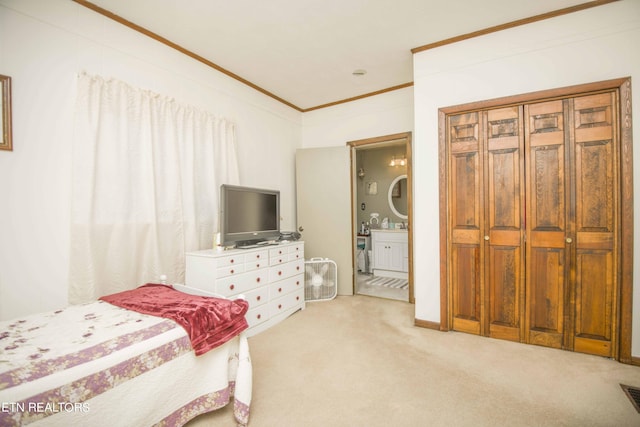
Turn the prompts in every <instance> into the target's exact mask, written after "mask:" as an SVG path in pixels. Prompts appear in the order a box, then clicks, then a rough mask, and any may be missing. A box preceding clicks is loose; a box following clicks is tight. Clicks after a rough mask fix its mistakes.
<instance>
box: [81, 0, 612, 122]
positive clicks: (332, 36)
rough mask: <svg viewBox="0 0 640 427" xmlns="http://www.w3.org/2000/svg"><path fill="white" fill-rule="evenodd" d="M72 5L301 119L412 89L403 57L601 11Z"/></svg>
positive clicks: (315, 1) (493, 0)
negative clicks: (516, 25)
mask: <svg viewBox="0 0 640 427" xmlns="http://www.w3.org/2000/svg"><path fill="white" fill-rule="evenodd" d="M74 1H76V2H77V3H79V4H83V5H85V6H88V7H91V8H93V9H94V10H97V11H98V12H100V13H103V14H105V15H107V16H109V12H110V13H112V14H115V15H117V16H118V17H120V18H123V19H124V20H126V21H129V22H130V23H133V24H135V26H139V27H141V28H138V30H143V32H144V31H146V32H150V33H153V34H152V36H158V38H162V39H164V40H165V41H168V42H171V43H174V44H176V45H178V46H180V47H181V48H182V49H185V50H187V51H189V53H192V54H194V55H192V56H197V57H199V58H204V59H205V60H206V61H209V62H211V63H213V64H215V66H217V67H219V68H221V69H223V70H222V71H223V72H227V74H230V75H232V77H234V78H237V79H238V80H240V81H243V82H244V83H246V84H249V85H250V86H253V87H255V88H257V89H258V90H261V91H263V92H265V93H267V94H268V95H270V96H272V97H274V98H276V99H279V100H280V101H282V102H284V103H286V104H288V105H290V106H292V107H294V108H297V109H299V110H301V111H308V110H311V109H315V108H319V107H322V106H325V105H327V104H333V103H339V102H343V101H345V100H348V99H351V98H355V97H361V96H366V95H367V94H372V93H375V92H378V91H385V90H388V89H392V88H395V87H398V86H402V85H410V84H412V82H413V75H412V74H413V65H412V56H413V54H412V52H411V50H412V49H415V48H421V47H424V46H425V45H429V44H432V43H437V42H441V41H443V40H446V39H450V38H453V37H457V36H461V35H465V34H468V33H472V32H476V31H482V30H486V29H489V28H491V27H495V26H499V25H503V24H507V23H511V22H514V21H518V20H522V19H528V18H533V17H537V16H538V15H542V14H546V13H550V12H554V11H559V10H562V9H564V8H570V7H574V6H576V8H582V7H583V6H584V7H586V6H589V7H590V6H592V5H594V4H598V3H602V2H589V1H586V0H536V1H531V0H483V1H481V2H480V1H477V0H449V1H443V0H394V1H390V0H271V1H265V0H235V1H234V0H135V1H131V0H91V1H90V2H88V1H84V0H74ZM605 2H606V1H605ZM578 5H583V6H578ZM570 10H573V9H570ZM567 11H569V10H567ZM567 11H564V12H567ZM112 17H113V16H112ZM115 18H116V19H119V18H117V17H115ZM121 22H123V21H121ZM355 70H366V74H364V75H363V76H354V75H353V72H354V71H355Z"/></svg>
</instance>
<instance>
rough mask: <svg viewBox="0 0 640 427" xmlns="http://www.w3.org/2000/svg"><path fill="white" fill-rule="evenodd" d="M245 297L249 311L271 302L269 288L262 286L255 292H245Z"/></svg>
mask: <svg viewBox="0 0 640 427" xmlns="http://www.w3.org/2000/svg"><path fill="white" fill-rule="evenodd" d="M243 295H244V296H245V298H246V299H247V302H248V303H249V309H252V308H255V307H257V306H259V305H262V304H266V303H267V301H269V286H262V287H260V288H258V289H255V290H253V291H249V292H245V293H243Z"/></svg>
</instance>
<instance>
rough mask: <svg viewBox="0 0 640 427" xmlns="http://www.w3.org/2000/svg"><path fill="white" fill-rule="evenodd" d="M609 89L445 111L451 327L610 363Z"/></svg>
mask: <svg viewBox="0 0 640 427" xmlns="http://www.w3.org/2000/svg"><path fill="white" fill-rule="evenodd" d="M616 105H617V98H616V92H615V91H610V92H605V93H597V94H592V95H582V96H575V97H571V98H564V99H557V100H550V101H545V102H537V103H535V102H534V103H527V104H523V105H515V106H508V107H504V108H492V109H488V110H479V111H472V112H466V113H462V114H453V115H449V116H447V118H446V131H447V135H446V136H447V153H446V156H447V162H448V164H447V177H446V180H447V186H448V188H447V197H448V199H447V206H448V209H447V245H448V246H447V250H448V252H449V255H450V258H449V260H448V263H447V270H448V271H447V277H448V282H449V283H448V288H449V297H448V304H449V306H448V313H449V316H450V320H449V324H450V325H451V328H452V329H454V330H459V331H464V332H469V333H474V334H479V335H484V336H490V337H494V338H501V339H508V340H512V341H521V342H526V343H531V344H538V345H544V346H549V347H555V348H564V349H568V350H574V351H580V352H585V353H591V354H598V355H602V356H608V357H616V351H617V347H618V346H617V342H616V339H617V333H616V328H617V321H616V319H617V316H618V312H617V306H618V280H619V274H620V273H619V268H618V258H619V244H618V239H619V226H620V225H619V222H620V221H619V209H620V208H619V199H618V193H619V191H620V186H619V179H620V177H619V176H618V153H619V146H618V145H619V144H618V136H617V130H616V129H617V121H618V116H617V113H616Z"/></svg>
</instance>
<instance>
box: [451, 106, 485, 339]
mask: <svg viewBox="0 0 640 427" xmlns="http://www.w3.org/2000/svg"><path fill="white" fill-rule="evenodd" d="M480 127H481V123H480V121H479V115H478V113H468V114H460V115H457V116H452V117H450V118H449V121H448V141H449V142H448V149H449V153H450V155H449V189H450V191H449V194H450V198H449V207H450V209H449V214H448V222H449V225H448V227H449V236H450V239H451V240H450V248H449V250H450V255H451V257H450V267H449V271H450V280H451V284H450V289H451V300H450V313H451V323H452V327H453V329H454V330H458V331H463V332H469V333H473V334H481V333H482V331H481V329H482V325H481V319H482V298H481V297H482V294H483V282H482V280H483V279H482V274H483V264H482V262H481V260H482V259H483V247H482V245H481V242H482V238H481V233H483V230H482V224H483V216H484V212H483V209H482V199H483V190H482V169H483V160H482V157H481V156H480V153H481V148H482V147H481V146H482V143H481V140H480V138H479V135H480Z"/></svg>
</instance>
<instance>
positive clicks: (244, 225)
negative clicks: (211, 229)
mask: <svg viewBox="0 0 640 427" xmlns="http://www.w3.org/2000/svg"><path fill="white" fill-rule="evenodd" d="M279 237H280V191H278V190H265V189H260V188H251V187H241V186H237V185H228V184H223V185H222V186H221V187H220V243H221V244H222V245H224V246H232V245H235V246H238V247H241V246H248V245H254V244H257V243H259V242H264V241H269V240H275V239H278V238H279Z"/></svg>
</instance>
